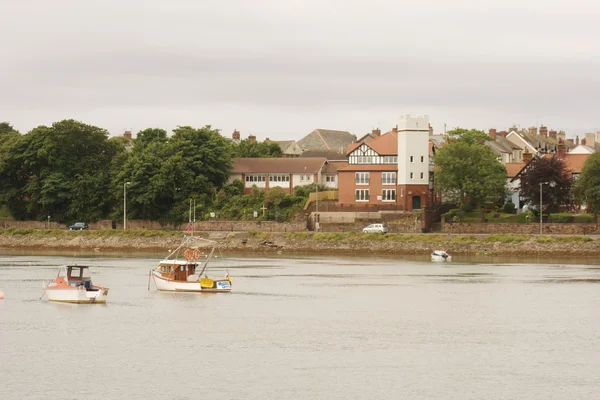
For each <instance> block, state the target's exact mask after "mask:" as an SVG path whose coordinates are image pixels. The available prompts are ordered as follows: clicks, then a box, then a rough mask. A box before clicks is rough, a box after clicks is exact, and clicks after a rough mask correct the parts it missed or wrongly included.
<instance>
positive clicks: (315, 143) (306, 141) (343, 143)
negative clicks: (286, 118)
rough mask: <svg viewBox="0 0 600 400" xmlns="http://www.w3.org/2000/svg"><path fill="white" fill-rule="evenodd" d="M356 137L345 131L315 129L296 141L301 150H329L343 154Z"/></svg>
mask: <svg viewBox="0 0 600 400" xmlns="http://www.w3.org/2000/svg"><path fill="white" fill-rule="evenodd" d="M355 141H356V137H355V136H354V135H353V134H351V133H350V132H347V131H334V130H330V129H315V130H314V131H312V132H311V133H309V134H308V135H306V136H304V137H303V138H302V139H300V140H299V141H298V145H299V146H300V148H302V150H305V151H306V150H331V151H337V152H339V153H343V152H344V151H345V150H346V148H347V147H348V144H350V143H353V142H355Z"/></svg>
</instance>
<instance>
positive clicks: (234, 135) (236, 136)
mask: <svg viewBox="0 0 600 400" xmlns="http://www.w3.org/2000/svg"><path fill="white" fill-rule="evenodd" d="M231 138H232V139H233V140H240V132H239V131H238V130H237V129H234V130H233V133H232V134H231Z"/></svg>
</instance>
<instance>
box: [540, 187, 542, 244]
mask: <svg viewBox="0 0 600 400" xmlns="http://www.w3.org/2000/svg"><path fill="white" fill-rule="evenodd" d="M542 185H543V183H542V182H540V235H541V234H542V229H543V226H542Z"/></svg>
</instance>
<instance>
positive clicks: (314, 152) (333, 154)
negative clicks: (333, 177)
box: [300, 150, 347, 160]
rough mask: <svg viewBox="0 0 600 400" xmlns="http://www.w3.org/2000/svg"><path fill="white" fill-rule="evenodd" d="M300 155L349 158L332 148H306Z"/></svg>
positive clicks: (332, 158)
mask: <svg viewBox="0 0 600 400" xmlns="http://www.w3.org/2000/svg"><path fill="white" fill-rule="evenodd" d="M300 157H325V158H326V159H327V160H347V157H346V156H345V155H344V154H340V153H338V152H335V151H331V150H306V151H305V152H303V153H302V155H300Z"/></svg>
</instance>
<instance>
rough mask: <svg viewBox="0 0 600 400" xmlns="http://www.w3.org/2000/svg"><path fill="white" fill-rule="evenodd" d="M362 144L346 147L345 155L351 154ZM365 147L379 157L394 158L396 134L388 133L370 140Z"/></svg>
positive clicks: (396, 141)
mask: <svg viewBox="0 0 600 400" xmlns="http://www.w3.org/2000/svg"><path fill="white" fill-rule="evenodd" d="M361 144H362V143H352V144H351V145H349V146H348V150H347V152H346V154H350V153H352V152H353V151H354V150H356V149H357V148H358V147H359V146H360V145H361ZM365 145H367V146H369V147H370V148H372V149H373V150H375V151H376V152H377V154H379V155H380V156H395V155H397V154H398V134H397V133H396V132H394V131H389V132H386V133H384V134H383V135H381V136H379V137H377V138H376V139H373V140H371V141H370V142H368V143H365Z"/></svg>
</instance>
